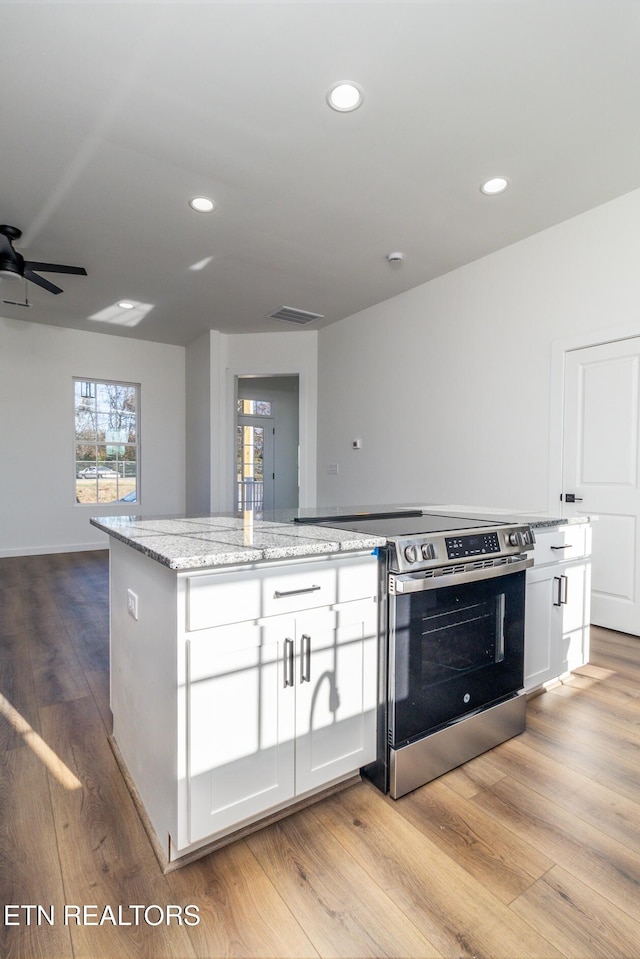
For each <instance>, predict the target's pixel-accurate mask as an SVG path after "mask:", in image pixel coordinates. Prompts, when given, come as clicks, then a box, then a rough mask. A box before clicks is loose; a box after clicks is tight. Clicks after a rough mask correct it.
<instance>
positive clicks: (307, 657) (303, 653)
mask: <svg viewBox="0 0 640 959" xmlns="http://www.w3.org/2000/svg"><path fill="white" fill-rule="evenodd" d="M300 643H301V650H300V682H301V683H310V682H311V636H309V634H308V633H303V634H302V636H301V638H300Z"/></svg>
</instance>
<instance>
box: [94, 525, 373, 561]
mask: <svg viewBox="0 0 640 959" xmlns="http://www.w3.org/2000/svg"><path fill="white" fill-rule="evenodd" d="M294 515H295V513H294V512H293V511H291V512H290V517H289V518H288V520H287V519H285V518H284V516H283V519H282V521H281V522H270V521H264V520H257V519H254V518H253V516H249V518H248V519H246V520H245V519H244V518H241V517H236V516H233V515H230V514H224V513H221V514H217V515H216V514H214V515H210V516H176V517H157V518H155V519H154V518H142V517H140V516H95V517H92V518H91V520H90V522H91V525H92V526H95V527H96V528H97V529H100V530H102V531H103V532H105V533H108V534H109V536H113V537H114V539H118V540H120V541H121V542H123V543H126V544H127V546H131V547H132V548H133V549H136V550H138V551H139V552H141V553H144V555H145V556H148V557H149V558H150V559H154V560H156V562H158V563H162V564H163V565H164V566H168V567H169V568H170V569H175V570H185V569H204V568H206V567H219V566H237V565H239V564H242V563H260V562H265V561H267V560H277V559H288V558H300V557H309V558H311V557H314V556H327V555H332V554H335V553H339V554H343V553H349V552H357V551H359V550H360V551H361V550H373V549H375V548H376V547H378V546H384V544H385V542H386V540H385V539H384V538H383V537H380V536H367V535H364V534H362V533H350V532H346V531H345V530H339V529H329V528H325V527H321V526H308V525H304V526H295V525H294V524H293V523H292V522H291V519H292V518H293V516H294Z"/></svg>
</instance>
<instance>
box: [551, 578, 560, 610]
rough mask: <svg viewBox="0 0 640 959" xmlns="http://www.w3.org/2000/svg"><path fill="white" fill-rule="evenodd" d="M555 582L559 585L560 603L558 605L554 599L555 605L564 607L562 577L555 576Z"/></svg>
mask: <svg viewBox="0 0 640 959" xmlns="http://www.w3.org/2000/svg"><path fill="white" fill-rule="evenodd" d="M553 581H554V583H557V584H558V602H557V603H556V601H555V599H554V601H553V605H554V606H562V576H554V577H553Z"/></svg>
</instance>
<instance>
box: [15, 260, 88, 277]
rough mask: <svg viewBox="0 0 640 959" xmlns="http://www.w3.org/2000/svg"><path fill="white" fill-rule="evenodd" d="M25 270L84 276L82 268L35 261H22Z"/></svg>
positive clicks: (84, 271) (85, 272)
mask: <svg viewBox="0 0 640 959" xmlns="http://www.w3.org/2000/svg"><path fill="white" fill-rule="evenodd" d="M24 268H25V270H27V269H29V270H43V271H44V272H45V273H74V274H75V275H76V276H86V275H87V271H86V270H85V268H84V267H83V266H62V264H61V263H36V262H35V260H25V261H24Z"/></svg>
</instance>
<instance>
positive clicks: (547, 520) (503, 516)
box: [421, 503, 596, 529]
mask: <svg viewBox="0 0 640 959" xmlns="http://www.w3.org/2000/svg"><path fill="white" fill-rule="evenodd" d="M421 509H423V510H424V511H425V513H439V512H442V513H455V514H456V516H468V517H469V519H486V520H487V522H489V523H490V522H492V521H495V522H496V523H527V524H528V525H529V526H531V527H532V529H543V528H544V527H545V526H546V527H551V526H573V525H575V524H580V523H591V522H593V520H594V519H595V518H596V517H594V516H587V515H574V516H561V515H559V514H554V513H544V512H540V513H526V512H522V513H521V512H519V510H517V509H501V508H499V507H493V506H461V505H458V504H454V505H451V504H449V503H446V504H442V503H440V504H438V503H430V504H429V505H424V504H423V505H422V507H421Z"/></svg>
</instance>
